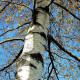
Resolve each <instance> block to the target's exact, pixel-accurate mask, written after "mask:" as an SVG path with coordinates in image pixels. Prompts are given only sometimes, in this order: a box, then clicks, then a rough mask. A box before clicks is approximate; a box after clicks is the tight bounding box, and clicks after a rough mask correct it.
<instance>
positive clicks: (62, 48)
mask: <svg viewBox="0 0 80 80" xmlns="http://www.w3.org/2000/svg"><path fill="white" fill-rule="evenodd" d="M48 37H49V39H50V40H51V41H52V42H53V43H55V44H56V45H57V46H58V47H59V48H60V49H61V50H62V51H64V52H66V53H67V54H68V55H69V56H71V57H73V58H74V59H75V60H77V61H79V62H80V59H79V58H78V57H76V56H75V55H74V54H72V53H71V52H69V51H68V50H66V49H65V48H64V47H62V46H61V45H60V44H59V43H58V42H57V41H56V40H55V39H54V38H53V36H52V35H50V34H48Z"/></svg>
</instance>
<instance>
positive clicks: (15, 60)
mask: <svg viewBox="0 0 80 80" xmlns="http://www.w3.org/2000/svg"><path fill="white" fill-rule="evenodd" d="M22 51H23V48H22V49H21V50H20V52H19V53H18V55H17V56H16V58H15V59H14V60H13V61H12V62H11V63H10V64H9V65H7V66H5V67H4V68H2V69H0V71H3V70H5V69H7V68H9V67H10V66H11V65H12V64H14V62H15V61H16V60H17V59H18V58H19V56H20V55H21V53H22Z"/></svg>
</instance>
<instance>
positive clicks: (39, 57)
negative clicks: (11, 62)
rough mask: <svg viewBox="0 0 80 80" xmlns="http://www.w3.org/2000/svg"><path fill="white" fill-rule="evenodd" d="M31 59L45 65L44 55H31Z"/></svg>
mask: <svg viewBox="0 0 80 80" xmlns="http://www.w3.org/2000/svg"><path fill="white" fill-rule="evenodd" d="M30 57H32V58H33V59H35V60H36V61H37V62H41V63H42V65H44V61H43V57H42V55H41V54H40V53H33V54H30Z"/></svg>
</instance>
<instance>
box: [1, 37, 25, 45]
mask: <svg viewBox="0 0 80 80" xmlns="http://www.w3.org/2000/svg"><path fill="white" fill-rule="evenodd" d="M15 40H21V41H24V39H21V38H13V39H7V40H4V41H1V42H0V44H3V43H5V42H9V41H15Z"/></svg>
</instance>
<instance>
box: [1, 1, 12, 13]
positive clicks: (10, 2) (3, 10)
mask: <svg viewBox="0 0 80 80" xmlns="http://www.w3.org/2000/svg"><path fill="white" fill-rule="evenodd" d="M10 3H11V2H8V4H7V5H5V6H4V7H3V8H2V10H0V13H2V12H3V11H4V10H5V9H6V7H7V6H9V4H10Z"/></svg>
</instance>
